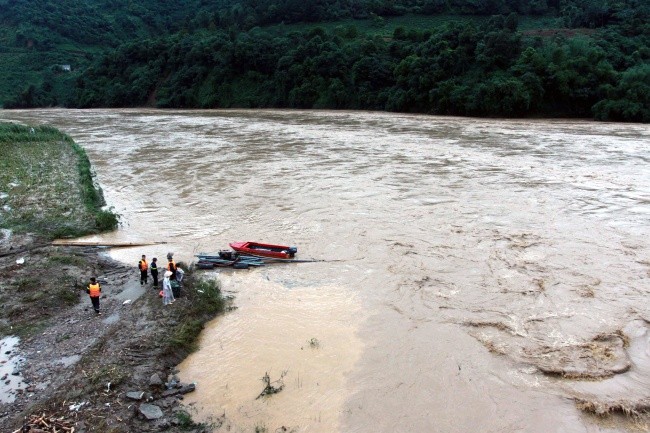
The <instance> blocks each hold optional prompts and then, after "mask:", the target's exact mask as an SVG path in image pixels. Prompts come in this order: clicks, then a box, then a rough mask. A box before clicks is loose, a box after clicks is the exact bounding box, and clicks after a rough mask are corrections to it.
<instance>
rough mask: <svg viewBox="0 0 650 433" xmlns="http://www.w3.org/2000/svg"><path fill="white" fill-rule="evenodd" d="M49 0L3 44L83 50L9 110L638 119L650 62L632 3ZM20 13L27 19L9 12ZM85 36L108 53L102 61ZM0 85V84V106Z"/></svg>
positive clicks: (37, 77)
mask: <svg viewBox="0 0 650 433" xmlns="http://www.w3.org/2000/svg"><path fill="white" fill-rule="evenodd" d="M46 3H48V2H45V1H44V0H38V1H35V2H23V3H21V5H20V6H18V5H17V4H14V3H13V2H8V3H6V4H2V3H0V12H2V11H3V8H4V10H5V11H6V12H7V16H9V17H14V18H13V19H11V18H10V19H9V20H8V21H7V22H8V23H13V25H14V26H16V28H17V30H19V31H18V32H17V33H16V32H13V33H11V32H5V37H4V38H5V43H6V44H8V45H7V47H9V46H11V50H15V49H18V47H21V48H20V49H21V50H22V51H21V53H22V52H29V50H31V51H38V50H41V52H42V53H49V52H50V50H52V51H54V52H60V49H59V47H63V46H67V47H74V48H69V51H66V52H76V53H78V52H79V51H81V52H82V53H85V54H88V55H85V56H81V57H80V58H79V59H78V60H79V67H76V68H74V70H73V71H72V72H67V73H62V72H61V71H60V70H57V69H56V64H57V63H53V62H54V58H50V59H48V60H47V62H48V65H49V66H46V64H39V65H40V66H35V67H34V68H32V69H30V70H29V71H26V74H25V76H26V77H29V78H28V80H26V81H23V84H22V85H20V86H14V88H17V89H18V92H16V93H15V94H14V96H13V97H12V98H5V99H4V105H5V107H33V106H51V105H64V106H73V107H82V108H86V107H125V106H145V105H147V106H157V107H169V108H172V107H174V108H190V107H200V108H217V107H219V108H229V107H244V108H248V107H287V108H334V109H374V110H391V111H406V112H424V113H437V114H460V115H478V116H509V117H520V116H540V115H542V116H573V117H589V116H592V115H594V116H595V117H596V118H598V119H610V120H614V119H616V120H626V121H641V122H643V121H647V120H645V119H647V116H646V114H645V110H646V108H645V107H647V104H645V102H646V99H645V96H644V95H645V94H646V93H645V92H646V90H645V85H644V83H643V80H645V79H646V78H645V77H646V75H645V74H644V73H643V72H638V71H642V70H643V66H644V65H647V64H648V63H649V61H650V49H649V48H648V46H650V24H649V23H650V7H649V6H648V5H647V4H646V3H647V2H643V1H641V0H566V1H562V2H558V1H557V0H534V1H528V2H522V1H519V0H445V1H442V0H418V1H414V0H391V1H387V0H386V1H384V0H380V1H375V0H372V1H371V0H361V1H357V2H340V1H338V0H322V1H318V2H307V3H305V2H303V3H300V4H298V3H296V1H295V0H256V1H252V0H219V1H215V2H204V1H200V0H186V1H182V2H171V0H164V1H159V2H153V0H143V1H142V2H139V3H138V4H137V5H135V4H134V3H133V2H129V1H127V0H111V1H109V0H95V1H90V0H87V1H84V2H81V3H77V4H74V5H71V4H67V2H64V3H62V4H57V5H51V6H48V5H47V4H46ZM43 10H45V12H43ZM158 10H160V13H158V12H157V11H158ZM18 12H20V13H21V14H23V16H24V17H27V18H26V19H24V20H18V19H16V18H15V15H14V14H16V13H18ZM163 12H164V13H168V14H169V15H168V16H165V15H164V13H163ZM71 13H73V14H77V15H79V16H83V15H84V14H89V13H93V14H94V15H93V18H92V19H89V20H87V21H83V20H80V19H77V17H76V16H75V18H74V19H68V20H67V21H66V20H63V23H62V25H61V26H54V25H52V24H51V22H50V21H46V20H43V19H42V17H41V16H40V15H39V14H44V15H45V16H47V17H48V18H52V19H54V18H56V17H64V16H67V15H66V14H71ZM169 17H174V19H171V20H170V18H169ZM52 22H54V21H52ZM18 27H19V28H18ZM91 33H92V35H91ZM1 35H2V32H0V40H2V39H1ZM9 35H13V36H9ZM98 35H101V40H102V41H101V42H100V41H99V40H98V39H97V38H99V37H100V36H98ZM12 37H13V38H14V39H15V40H13V41H12V40H11V38H12ZM89 43H90V44H93V43H96V44H101V45H102V46H103V47H108V48H109V49H108V50H106V51H105V52H104V54H102V55H98V54H97V50H95V48H94V47H92V48H91V47H90V46H88V45H87V44H89ZM26 44H31V45H30V47H29V50H27V46H26ZM84 44H86V45H84ZM1 46H2V45H1V44H0V47H1ZM91 49H92V50H95V51H90V50H91ZM87 50H88V51H87ZM16 55H18V52H16V53H12V54H11V55H10V58H14V57H15V56H16ZM35 59H36V58H35V57H34V58H32V60H30V62H37V60H35ZM57 61H59V60H57ZM61 62H62V61H61ZM23 63H25V62H22V63H21V62H17V61H16V62H14V63H13V68H20V67H22V66H20V65H22V64H23ZM28 63H29V62H28ZM1 68H2V67H0V69H1ZM39 68H40V69H39ZM7 72H8V76H11V78H10V79H11V80H13V81H12V82H13V83H16V82H17V81H16V80H17V79H18V78H17V76H16V75H11V74H10V72H11V69H10V68H8V69H7ZM27 72H28V73H27ZM7 82H8V81H7ZM2 88H3V83H2V80H0V101H2V100H3V93H2ZM5 88H6V85H5ZM644 104H645V105H644ZM99 219H100V220H101V221H98V222H97V224H98V225H100V226H103V224H104V223H103V221H104V220H105V219H104V218H99ZM111 224H113V221H110V218H106V225H107V226H111Z"/></svg>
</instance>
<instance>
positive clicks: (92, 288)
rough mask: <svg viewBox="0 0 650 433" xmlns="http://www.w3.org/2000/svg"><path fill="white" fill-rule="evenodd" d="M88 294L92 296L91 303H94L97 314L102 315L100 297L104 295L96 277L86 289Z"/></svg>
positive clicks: (91, 279)
mask: <svg viewBox="0 0 650 433" xmlns="http://www.w3.org/2000/svg"><path fill="white" fill-rule="evenodd" d="M86 293H88V294H89V295H90V302H92V303H93V308H94V309H95V313H97V314H102V313H100V312H99V296H100V295H101V293H102V287H101V286H100V285H99V283H98V282H97V280H96V279H95V277H91V278H90V283H89V284H88V287H86Z"/></svg>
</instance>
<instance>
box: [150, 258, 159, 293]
mask: <svg viewBox="0 0 650 433" xmlns="http://www.w3.org/2000/svg"><path fill="white" fill-rule="evenodd" d="M149 269H151V278H153V288H154V289H157V288H158V259H157V258H155V257H154V258H153V259H151V266H149Z"/></svg>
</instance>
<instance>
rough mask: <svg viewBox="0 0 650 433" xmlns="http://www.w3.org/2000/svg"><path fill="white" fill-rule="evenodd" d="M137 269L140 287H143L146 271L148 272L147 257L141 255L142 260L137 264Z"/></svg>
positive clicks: (145, 280)
mask: <svg viewBox="0 0 650 433" xmlns="http://www.w3.org/2000/svg"><path fill="white" fill-rule="evenodd" d="M138 268H139V269H140V285H141V286H144V285H145V284H146V283H147V270H149V265H148V264H147V256H145V255H144V254H143V255H142V259H140V261H139V262H138Z"/></svg>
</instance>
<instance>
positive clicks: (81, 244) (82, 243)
mask: <svg viewBox="0 0 650 433" xmlns="http://www.w3.org/2000/svg"><path fill="white" fill-rule="evenodd" d="M166 243H167V242H95V241H93V242H89V241H74V240H67V239H57V240H55V241H52V245H54V246H60V247H114V248H120V247H141V246H147V245H160V244H166Z"/></svg>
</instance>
